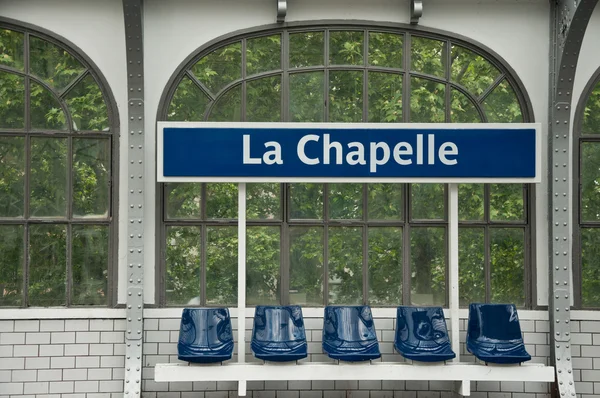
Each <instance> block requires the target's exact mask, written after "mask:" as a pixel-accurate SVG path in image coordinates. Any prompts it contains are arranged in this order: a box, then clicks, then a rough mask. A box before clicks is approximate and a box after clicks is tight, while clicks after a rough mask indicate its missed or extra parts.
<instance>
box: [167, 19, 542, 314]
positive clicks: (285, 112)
mask: <svg viewBox="0 0 600 398" xmlns="http://www.w3.org/2000/svg"><path fill="white" fill-rule="evenodd" d="M339 30H345V31H353V30H354V31H362V32H363V33H364V41H363V57H364V59H363V63H362V64H361V65H350V66H349V65H334V66H332V65H329V52H328V48H329V45H330V43H329V41H330V40H329V34H328V32H329V31H339ZM308 31H323V32H324V39H323V40H324V49H323V57H324V63H323V65H321V66H308V67H301V68H293V71H294V73H302V72H308V71H324V72H323V73H324V74H323V79H324V86H325V87H324V89H325V93H324V95H325V97H324V98H325V99H326V98H327V96H328V93H329V92H328V87H329V73H328V72H329V71H330V70H336V69H337V70H343V71H348V70H356V71H363V73H364V74H363V76H366V75H367V74H368V73H370V72H371V71H374V72H393V73H395V74H397V75H398V76H402V98H410V84H409V83H410V79H408V77H410V78H413V77H417V78H419V77H420V78H426V79H429V81H433V82H436V83H440V84H444V85H445V88H446V89H445V96H446V103H447V104H448V103H449V99H450V95H451V88H452V89H457V90H458V91H459V92H460V93H462V94H464V95H465V96H466V97H467V98H468V99H469V100H471V101H472V102H473V103H475V104H476V110H477V113H478V115H479V117H480V118H481V119H482V122H483V123H485V122H487V118H486V116H485V112H482V111H481V109H482V108H483V101H484V99H485V98H486V97H487V96H488V95H489V94H490V93H491V92H492V91H493V90H494V88H496V87H497V86H498V85H499V84H500V83H502V81H504V79H506V81H508V82H509V83H510V85H511V87H512V88H513V90H514V93H515V96H516V98H517V100H518V102H519V104H520V106H521V112H522V117H523V122H525V123H527V122H532V121H534V120H535V118H534V113H533V109H532V105H531V101H530V99H529V96H528V94H527V91H526V90H525V87H524V85H523V83H522V82H521V80H520V79H519V77H518V76H517V74H516V72H515V71H514V69H512V68H511V66H510V65H508V63H507V62H506V61H505V60H504V59H503V58H502V57H501V56H500V55H498V54H497V53H496V52H494V51H493V50H491V49H489V48H488V47H486V46H485V45H482V44H481V43H478V42H476V41H474V40H471V39H469V38H467V37H464V36H461V35H457V34H455V33H450V32H446V31H442V30H437V29H431V28H423V27H421V26H418V27H415V26H413V25H406V24H396V23H377V22H371V21H369V22H367V21H356V22H353V23H348V22H347V21H346V22H344V21H309V22H292V23H286V24H285V25H284V26H281V25H267V26H261V27H256V28H249V29H244V30H240V31H235V32H231V33H228V34H226V35H223V36H220V37H218V38H215V39H213V40H211V41H209V42H208V43H206V44H204V45H202V46H200V47H199V48H198V49H196V50H195V51H193V52H192V53H191V54H190V55H189V56H188V57H187V58H186V59H185V60H184V61H183V62H182V63H181V64H180V65H179V66H178V68H177V69H176V70H175V72H174V73H173V75H172V76H171V78H170V79H169V81H168V83H167V84H166V86H165V89H164V91H163V94H162V96H161V99H160V102H159V107H158V111H157V119H156V120H157V121H158V120H168V116H167V115H168V111H169V105H170V103H171V100H172V99H173V96H174V94H175V91H176V90H177V88H178V86H179V83H180V82H181V81H182V79H184V78H186V77H187V78H189V79H190V80H191V81H192V83H193V84H196V86H197V87H200V89H201V90H202V91H203V92H204V93H205V94H206V95H207V97H208V98H209V100H210V101H213V102H212V104H210V105H208V106H207V108H206V109H207V110H206V112H205V113H204V118H206V117H207V115H208V114H210V112H211V111H212V109H213V107H214V105H215V104H216V103H217V101H218V100H219V99H220V98H223V94H225V93H227V92H229V91H228V90H229V89H231V88H233V87H235V86H236V85H242V86H244V85H245V82H247V81H252V80H253V79H258V78H261V77H267V76H281V82H282V87H283V89H282V91H284V92H283V93H282V96H281V108H282V109H281V115H280V120H281V121H284V120H289V106H288V105H289V89H288V87H289V84H288V82H289V76H290V75H291V73H289V71H290V70H291V68H289V69H288V62H287V58H288V57H289V51H288V50H289V35H290V34H292V33H300V32H308ZM370 32H377V33H395V34H399V35H402V36H403V44H402V45H403V59H402V68H387V67H378V66H372V65H370V64H369V63H368V62H366V59H367V58H366V56H367V54H368V51H369V46H368V38H369V33H370ZM275 34H280V35H281V43H282V45H281V60H282V62H281V65H280V66H281V68H280V69H277V70H272V71H268V72H261V73H258V74H254V75H251V77H249V78H247V77H246V76H245V73H244V72H245V70H246V68H245V67H242V74H241V78H240V79H236V80H234V81H231V82H229V83H227V84H226V85H225V86H223V87H222V88H221V89H219V91H218V92H217V93H215V94H214V98H213V96H211V95H209V93H208V91H207V90H206V87H205V86H204V85H202V84H201V83H200V82H199V81H198V79H197V78H195V76H194V75H193V73H191V72H189V71H191V69H192V67H193V66H194V65H195V64H196V62H198V60H200V59H201V58H202V57H204V56H205V55H207V54H209V53H211V52H212V51H214V50H217V49H219V48H223V47H225V46H228V45H230V44H233V43H237V42H240V43H241V49H242V60H241V62H242V65H243V64H244V61H245V54H246V52H245V50H246V46H245V43H246V40H247V39H250V38H256V37H263V36H269V35H275ZM412 36H418V37H421V38H427V39H434V40H441V41H443V43H444V50H445V55H446V56H447V58H446V59H445V65H444V77H439V76H433V75H429V74H425V73H421V72H414V71H412V70H411V57H410V51H409V49H410V48H411V43H410V38H411V37H412ZM284 43H286V44H284ZM453 44H456V45H459V46H461V47H464V48H466V49H468V50H470V51H472V52H473V53H475V54H477V55H480V56H482V57H483V58H485V59H486V60H487V61H488V62H490V64H492V65H493V66H494V67H496V68H497V69H498V70H499V71H500V75H499V76H498V77H497V78H496V79H495V81H494V83H493V84H491V85H490V86H489V87H488V89H486V90H485V91H484V92H483V93H482V94H481V95H480V96H479V97H477V98H475V97H474V96H473V95H472V94H471V93H470V92H469V91H468V90H467V89H466V87H464V86H461V85H459V84H458V83H454V82H451V62H450V60H451V47H452V45H453ZM198 83H200V84H198ZM363 85H364V86H365V87H364V88H363V93H362V96H363V99H365V98H366V100H363V104H362V106H363V115H362V118H363V120H364V119H365V118H367V112H368V90H366V88H367V87H366V85H367V79H365V78H364V77H363ZM286 90H287V92H286ZM243 92H244V90H243V88H242V93H243ZM245 102H246V98H245V97H242V105H241V112H242V116H241V117H242V120H244V119H245V113H246V112H245ZM326 103H327V105H325V107H324V113H325V116H324V118H325V119H327V114H328V109H329V101H327V100H326ZM450 112H451V110H450V107H448V106H446V110H445V119H446V121H447V122H449V121H450ZM409 115H410V104H409V103H407V102H404V103H403V107H402V120H403V122H406V121H407V120H409V117H410V116H409ZM367 120H368V118H367ZM363 123H364V121H363ZM403 185H404V187H403V199H404V203H403V218H402V220H401V221H397V222H392V223H388V222H383V223H382V224H381V226H398V227H400V228H402V230H403V237H402V239H403V253H402V261H403V271H402V274H403V285H404V286H409V288H408V289H406V288H404V289H403V291H402V300H403V302H405V303H408V302H409V301H408V300H409V297H410V276H411V273H410V235H409V233H408V231H409V230H410V228H411V227H428V226H430V227H435V226H438V227H443V228H444V233H445V247H446V248H447V246H448V218H447V212H448V208H447V203H446V202H447V195H444V219H443V220H413V219H412V218H411V217H410V214H411V209H410V208H411V207H412V206H411V202H410V200H409V198H410V195H411V188H410V184H403ZM164 186H165V184H162V183H157V185H156V192H157V193H158V194H157V195H156V198H157V199H156V231H157V234H156V238H157V245H156V258H157V269H156V272H157V273H158V274H157V278H156V303H157V304H158V305H159V306H163V307H164V306H169V305H168V304H167V303H166V291H165V286H166V284H165V282H166V264H165V255H166V245H164V241H165V239H166V225H168V223H169V221H167V219H166V206H164V204H165V203H166V192H165V191H166V190H165V189H164ZM284 186H286V184H281V187H282V188H281V196H282V198H281V202H282V207H281V211H282V217H283V219H282V220H280V221H276V222H269V221H264V222H255V221H251V220H248V221H247V225H248V226H249V227H250V226H253V225H273V226H275V225H281V231H282V232H281V234H282V235H281V245H280V258H281V260H280V263H281V264H280V281H279V282H280V300H281V303H282V305H283V304H287V303H288V300H289V295H288V294H285V293H284V292H286V291H287V290H289V289H288V287H289V282H290V281H289V263H288V259H287V257H288V256H287V255H284V250H283V248H284V243H283V241H284V239H287V238H284V237H283V234H284V230H286V229H287V228H289V226H290V225H294V226H296V225H305V226H316V225H317V224H316V223H313V222H311V221H300V222H298V220H291V219H290V218H289V217H288V216H289V209H288V206H287V200H286V199H287V195H288V194H289V189H285V190H284V189H283V187H284ZM288 186H289V185H288ZM324 186H325V187H326V186H327V184H325V185H324ZM365 186H366V184H365ZM485 186H486V188H485V189H486V191H485V192H486V193H487V192H488V191H489V185H487V184H486V185H485ZM324 189H325V191H324V198H323V200H324V203H325V207H327V196H326V195H327V193H325V192H326V188H324ZM364 191H366V190H365V189H364V188H363V197H364V195H365V192H364ZM444 192H447V185H445V186H444ZM484 195H485V196H484V197H485V198H486V202H489V200H488V199H489V195H487V194H484ZM365 206H366V203H363V207H365ZM487 208H488V207H485V209H486V210H485V213H486V216H485V217H484V219H483V220H481V221H475V222H472V221H461V222H460V224H459V225H460V226H466V227H480V228H483V229H485V230H486V232H484V234H485V235H484V236H487V237H488V238H489V233H488V232H487V231H488V230H490V229H492V228H494V227H499V226H500V227H501V226H502V225H501V224H503V223H504V222H502V221H494V222H491V221H490V220H489V217H487V213H488V211H487ZM523 208H524V216H525V219H524V221H523V222H512V221H509V222H508V223H507V224H508V225H511V226H514V225H513V224H522V227H523V229H524V234H525V236H524V268H525V269H524V281H523V283H524V288H525V291H524V297H525V303H524V308H536V307H537V304H536V301H537V300H535V297H536V296H537V294H536V283H535V281H536V259H535V252H536V250H535V242H536V238H535V231H536V228H535V227H534V226H535V188H534V186H533V184H526V185H524V196H523ZM365 217H366V215H365V214H364V213H363V219H360V220H355V221H353V223H346V222H343V223H339V225H343V226H352V225H356V226H360V225H362V228H364V230H363V237H364V236H365V235H366V234H367V233H368V230H367V226H369V225H372V224H379V223H378V222H373V221H368V220H366V221H365V220H364V219H365ZM207 222H208V223H210V222H211V221H210V220H206V219H204V220H202V221H198V224H200V223H202V224H206V223H207ZM318 222H319V223H320V226H322V227H323V228H325V227H326V226H328V225H329V221H324V220H319V221H318ZM335 224H336V225H337V224H338V223H337V222H335ZM392 224H393V225H392ZM222 225H232V226H234V225H237V220H229V222H228V224H222ZM202 239H203V240H205V237H204V235H203V236H202ZM324 239H326V238H325V233H324ZM363 246H366V243H365V242H364V241H363ZM287 247H288V248H287V250H289V245H288V246H287ZM324 251H325V252H327V245H326V241H325V242H324ZM485 251H486V260H487V258H488V254H489V252H490V249H489V248H487V247H486V249H485ZM325 256H326V253H325ZM448 261H449V260H448V256H446V287H447V286H448V277H449V276H448V272H447V269H448ZM326 262H327V261H324V264H323V267H324V275H323V297H324V303H323V305H325V303H326V301H327V297H328V291H327V285H328V273H327V264H326ZM365 263H366V258H365V256H364V250H363V281H362V285H363V302H364V303H366V302H367V296H368V292H369V288H368V285H367V283H368V282H367V279H366V275H367V274H368V268H367V267H365ZM490 265H491V262H490ZM202 267H203V265H201V273H202V279H201V282H202V283H203V285H204V286H205V285H206V281H205V279H204V278H205V275H204V270H203V269H202ZM490 274H491V272H490V267H489V266H486V271H485V283H486V292H485V295H486V301H487V300H489V297H490V296H491V293H490V284H491V282H490ZM407 280H408V282H406V281H407ZM407 283H408V285H407ZM286 289H287V290H286ZM201 294H202V295H204V289H203V293H201ZM448 294H449V289H448V288H446V299H445V304H444V306H447V305H448V300H449V299H448ZM398 304H400V303H398ZM201 305H207V304H206V303H205V302H204V301H201ZM175 306H176V305H175Z"/></svg>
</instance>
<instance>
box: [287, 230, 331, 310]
mask: <svg viewBox="0 0 600 398" xmlns="http://www.w3.org/2000/svg"><path fill="white" fill-rule="evenodd" d="M290 304H300V305H312V306H322V305H323V228H320V227H290Z"/></svg>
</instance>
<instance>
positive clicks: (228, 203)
mask: <svg viewBox="0 0 600 398" xmlns="http://www.w3.org/2000/svg"><path fill="white" fill-rule="evenodd" d="M237 216H238V189H237V184H226V183H224V184H220V183H218V184H217V183H214V184H206V217H207V218H231V219H236V218H237Z"/></svg>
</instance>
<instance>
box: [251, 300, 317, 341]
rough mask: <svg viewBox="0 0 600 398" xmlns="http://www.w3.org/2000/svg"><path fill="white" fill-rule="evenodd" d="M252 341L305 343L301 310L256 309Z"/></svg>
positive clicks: (271, 307)
mask: <svg viewBox="0 0 600 398" xmlns="http://www.w3.org/2000/svg"><path fill="white" fill-rule="evenodd" d="M252 341H255V342H278V343H281V342H297V341H306V332H305V330H304V319H303V317H302V308H300V306H297V305H290V306H263V305H259V306H257V307H256V310H255V312H254V328H253V329H252Z"/></svg>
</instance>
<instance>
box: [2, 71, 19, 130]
mask: <svg viewBox="0 0 600 398" xmlns="http://www.w3.org/2000/svg"><path fill="white" fill-rule="evenodd" d="M0 127H2V128H9V129H22V128H25V80H24V79H23V78H22V77H21V76H18V75H13V74H12V73H7V72H2V71H0Z"/></svg>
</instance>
